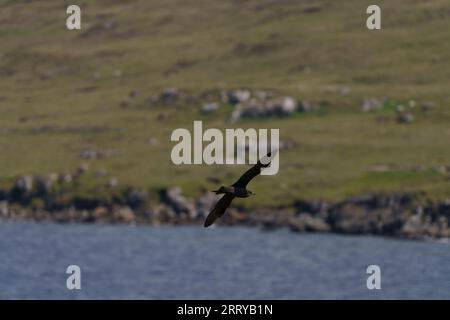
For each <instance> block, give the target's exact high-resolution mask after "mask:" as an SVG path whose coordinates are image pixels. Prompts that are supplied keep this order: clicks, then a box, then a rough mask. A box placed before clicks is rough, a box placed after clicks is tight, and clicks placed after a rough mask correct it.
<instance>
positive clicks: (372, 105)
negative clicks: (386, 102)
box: [361, 98, 383, 112]
mask: <svg viewBox="0 0 450 320" xmlns="http://www.w3.org/2000/svg"><path fill="white" fill-rule="evenodd" d="M382 107H383V101H382V100H381V99H379V98H364V100H363V103H362V105H361V110H362V111H363V112H370V111H374V110H379V109H381V108H382Z"/></svg>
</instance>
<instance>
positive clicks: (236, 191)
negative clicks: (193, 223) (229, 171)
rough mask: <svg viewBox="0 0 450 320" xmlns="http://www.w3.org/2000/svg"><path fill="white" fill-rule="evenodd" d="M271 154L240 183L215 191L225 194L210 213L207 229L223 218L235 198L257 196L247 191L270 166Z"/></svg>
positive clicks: (250, 170)
mask: <svg viewBox="0 0 450 320" xmlns="http://www.w3.org/2000/svg"><path fill="white" fill-rule="evenodd" d="M270 160H271V153H268V154H267V156H265V157H264V158H263V159H261V160H259V161H258V162H257V163H256V164H255V165H254V166H253V167H252V168H250V169H249V170H247V172H245V173H244V174H243V175H242V176H241V177H240V178H239V180H238V181H236V182H235V183H234V184H232V185H231V186H229V187H223V186H222V187H220V188H219V189H218V190H214V191H213V192H215V193H216V194H222V193H223V194H225V195H224V196H223V197H222V198H220V200H219V201H218V202H217V204H216V206H215V207H214V209H213V210H212V211H211V212H210V213H209V215H208V216H207V217H206V220H205V228H206V227H209V226H210V225H212V224H213V223H214V221H216V219H218V218H220V217H221V216H223V214H224V213H225V210H226V209H227V208H228V206H229V205H230V204H231V201H233V199H234V198H235V197H237V198H247V197H249V196H251V195H255V193H253V192H252V191H250V190H247V184H248V183H249V182H250V181H251V180H252V179H253V178H254V177H256V176H257V175H259V174H260V173H261V168H267V167H268V166H269V165H270Z"/></svg>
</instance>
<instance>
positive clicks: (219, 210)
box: [205, 193, 234, 228]
mask: <svg viewBox="0 0 450 320" xmlns="http://www.w3.org/2000/svg"><path fill="white" fill-rule="evenodd" d="M233 199H234V195H232V194H229V193H227V194H225V195H224V196H223V197H222V198H220V200H219V202H217V204H216V206H215V207H214V209H213V210H212V211H211V212H210V213H209V214H208V216H207V217H206V220H205V228H206V227H209V226H210V225H212V224H213V223H214V221H216V220H217V219H218V218H220V217H221V216H223V214H224V213H225V210H227V208H228V206H229V205H230V204H231V201H233Z"/></svg>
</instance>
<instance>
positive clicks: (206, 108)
mask: <svg viewBox="0 0 450 320" xmlns="http://www.w3.org/2000/svg"><path fill="white" fill-rule="evenodd" d="M217 109H219V104H218V103H207V104H204V105H203V107H202V109H201V111H202V113H205V114H209V113H212V112H214V111H216V110H217Z"/></svg>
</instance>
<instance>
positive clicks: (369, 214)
mask: <svg viewBox="0 0 450 320" xmlns="http://www.w3.org/2000/svg"><path fill="white" fill-rule="evenodd" d="M85 171H86V168H83V169H82V170H81V169H80V170H78V171H77V172H76V173H75V174H67V173H66V174H59V175H58V174H51V175H49V176H47V177H41V176H40V177H35V176H23V177H20V178H18V179H17V180H16V181H15V182H14V183H13V184H12V186H11V187H10V188H9V189H1V190H0V221H2V220H20V221H23V220H32V221H51V222H57V223H125V224H130V223H132V224H153V225H159V224H172V225H180V224H196V225H201V224H202V223H203V220H204V218H205V217H206V216H207V214H208V213H209V211H210V210H211V208H212V207H213V206H214V204H215V202H216V201H217V200H218V199H219V196H217V195H215V194H213V193H211V192H207V191H204V192H203V193H202V194H201V195H200V196H199V197H198V198H197V199H189V198H186V197H185V196H184V195H183V193H182V190H181V189H180V188H178V187H170V188H165V189H163V190H160V191H159V192H157V194H156V195H155V194H152V193H151V192H149V191H145V190H138V189H135V188H132V187H121V188H119V187H115V188H112V189H111V188H110V187H105V188H109V189H106V190H107V192H106V194H104V193H103V191H101V192H99V193H98V195H92V194H90V193H86V194H84V195H83V194H78V193H76V192H74V189H76V186H79V183H80V181H78V179H80V176H81V175H83V174H85ZM68 176H70V179H68V178H67V177H68ZM419 196H420V197H421V198H422V199H423V198H424V195H415V194H400V193H392V194H385V193H376V194H367V195H362V196H359V197H352V198H347V199H344V200H342V201H336V202H328V201H321V200H316V201H306V200H297V201H294V202H293V203H290V204H287V205H285V206H282V207H276V208H275V207H274V208H264V209H254V210H247V209H244V208H240V207H234V206H232V207H230V209H229V210H228V212H227V214H226V215H225V216H224V217H223V219H221V220H220V221H219V222H218V223H219V224H222V225H229V226H232V225H240V226H259V227H261V228H263V229H266V230H272V229H278V228H288V229H290V230H292V231H293V232H321V233H327V232H331V233H339V234H353V235H356V234H371V235H380V236H389V237H395V238H404V239H427V238H433V239H437V238H450V228H449V225H448V221H449V220H450V200H443V201H431V200H428V201H425V202H424V201H423V200H422V201H418V198H419Z"/></svg>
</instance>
